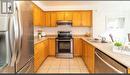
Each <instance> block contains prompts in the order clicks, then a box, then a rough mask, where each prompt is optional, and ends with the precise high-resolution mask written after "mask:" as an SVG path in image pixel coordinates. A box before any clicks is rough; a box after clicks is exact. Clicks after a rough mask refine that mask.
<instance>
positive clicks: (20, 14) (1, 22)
mask: <svg viewBox="0 0 130 75" xmlns="http://www.w3.org/2000/svg"><path fill="white" fill-rule="evenodd" d="M31 4H32V2H31V1H26V2H25V1H15V6H14V13H13V14H9V15H7V16H6V17H8V18H6V19H5V16H1V15H0V73H33V22H32V5H31ZM26 7H28V8H29V9H26Z"/></svg>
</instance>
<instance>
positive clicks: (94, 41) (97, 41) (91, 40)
mask: <svg viewBox="0 0 130 75" xmlns="http://www.w3.org/2000/svg"><path fill="white" fill-rule="evenodd" d="M88 41H90V42H93V43H107V42H106V41H101V40H96V39H88Z"/></svg>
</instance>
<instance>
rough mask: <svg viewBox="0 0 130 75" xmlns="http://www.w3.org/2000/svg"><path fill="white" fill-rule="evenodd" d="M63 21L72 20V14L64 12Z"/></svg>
mask: <svg viewBox="0 0 130 75" xmlns="http://www.w3.org/2000/svg"><path fill="white" fill-rule="evenodd" d="M65 20H66V21H68V20H72V12H71V11H70V12H65Z"/></svg>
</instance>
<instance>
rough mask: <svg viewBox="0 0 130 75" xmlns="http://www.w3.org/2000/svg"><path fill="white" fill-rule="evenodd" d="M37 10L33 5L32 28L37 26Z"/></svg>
mask: <svg viewBox="0 0 130 75" xmlns="http://www.w3.org/2000/svg"><path fill="white" fill-rule="evenodd" d="M39 15H40V13H39V10H38V7H37V6H36V5H35V4H33V24H34V26H38V25H39Z"/></svg>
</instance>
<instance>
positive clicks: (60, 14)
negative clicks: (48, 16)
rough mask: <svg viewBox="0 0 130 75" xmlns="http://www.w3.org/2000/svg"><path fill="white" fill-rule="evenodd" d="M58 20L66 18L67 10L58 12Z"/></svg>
mask: <svg viewBox="0 0 130 75" xmlns="http://www.w3.org/2000/svg"><path fill="white" fill-rule="evenodd" d="M57 20H65V12H57Z"/></svg>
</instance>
